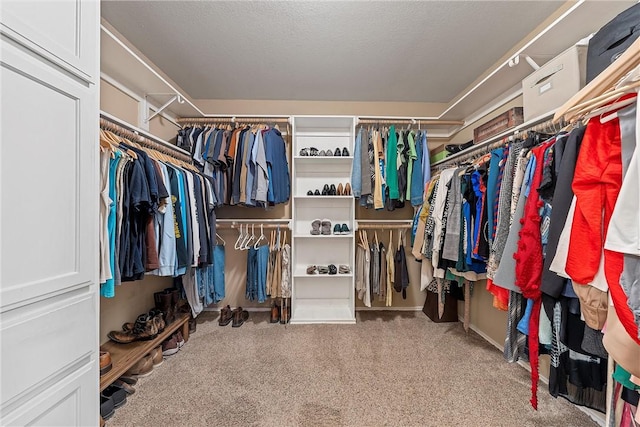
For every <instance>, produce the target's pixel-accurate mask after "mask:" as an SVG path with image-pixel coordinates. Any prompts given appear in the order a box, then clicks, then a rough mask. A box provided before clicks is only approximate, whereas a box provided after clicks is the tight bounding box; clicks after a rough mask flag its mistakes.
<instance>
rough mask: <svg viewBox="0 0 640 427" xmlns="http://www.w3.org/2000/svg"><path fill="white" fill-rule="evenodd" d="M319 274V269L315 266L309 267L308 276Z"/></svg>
mask: <svg viewBox="0 0 640 427" xmlns="http://www.w3.org/2000/svg"><path fill="white" fill-rule="evenodd" d="M317 272H318V267H316V266H315V265H310V266H307V274H316V273H317Z"/></svg>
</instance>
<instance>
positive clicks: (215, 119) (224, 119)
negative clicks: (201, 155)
mask: <svg viewBox="0 0 640 427" xmlns="http://www.w3.org/2000/svg"><path fill="white" fill-rule="evenodd" d="M265 122H266V123H286V124H290V123H291V117H290V116H211V117H181V118H179V119H178V123H179V124H181V125H188V124H214V123H265Z"/></svg>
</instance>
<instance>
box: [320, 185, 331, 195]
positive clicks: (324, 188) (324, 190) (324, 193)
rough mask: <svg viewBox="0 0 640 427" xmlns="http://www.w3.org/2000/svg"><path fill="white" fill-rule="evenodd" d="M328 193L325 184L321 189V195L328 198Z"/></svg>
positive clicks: (328, 189)
mask: <svg viewBox="0 0 640 427" xmlns="http://www.w3.org/2000/svg"><path fill="white" fill-rule="evenodd" d="M329 191H330V188H329V184H325V185H324V187H322V195H323V196H328V195H329Z"/></svg>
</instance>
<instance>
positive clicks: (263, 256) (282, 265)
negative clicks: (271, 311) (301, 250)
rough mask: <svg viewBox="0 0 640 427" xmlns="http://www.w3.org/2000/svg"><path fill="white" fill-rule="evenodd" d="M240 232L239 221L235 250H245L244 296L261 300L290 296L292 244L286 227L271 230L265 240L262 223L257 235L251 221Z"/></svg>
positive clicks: (253, 299) (261, 301) (252, 299)
mask: <svg viewBox="0 0 640 427" xmlns="http://www.w3.org/2000/svg"><path fill="white" fill-rule="evenodd" d="M251 229H252V230H251V233H249V225H248V224H247V226H246V231H245V232H244V233H243V228H242V225H240V232H239V234H238V239H237V240H236V243H235V245H234V248H235V249H236V250H246V251H247V277H246V282H245V298H246V299H247V300H249V301H255V300H257V301H258V302H259V303H263V302H265V301H266V300H267V298H272V299H276V298H291V245H289V243H288V242H287V231H286V230H283V231H281V230H280V227H278V228H277V229H276V230H272V231H271V233H270V236H269V239H268V240H267V238H266V236H265V235H264V229H263V226H262V225H261V226H260V235H259V236H256V235H255V232H254V225H252V226H251Z"/></svg>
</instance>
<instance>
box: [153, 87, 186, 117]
mask: <svg viewBox="0 0 640 427" xmlns="http://www.w3.org/2000/svg"><path fill="white" fill-rule="evenodd" d="M150 96H151V97H157V96H171V98H170V99H169V100H168V101H167V102H165V103H164V104H162V106H161V107H160V108H158V109H157V110H156V111H155V112H154V113H153V114H151V115H147V116H146V117H145V119H144V122H145V123H149V122H150V121H151V119H153V118H154V117H155V116H157V115H158V114H160V113H162V112H163V111H164V110H165V109H167V107H169V106H170V105H171V104H173V103H174V102H176V101H177V102H178V104H184V98H182V95H180V94H179V93H147V94H146V95H145V96H144V104H145V105H144V107H145V111H146V112H147V114H148V113H149V97H150Z"/></svg>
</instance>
